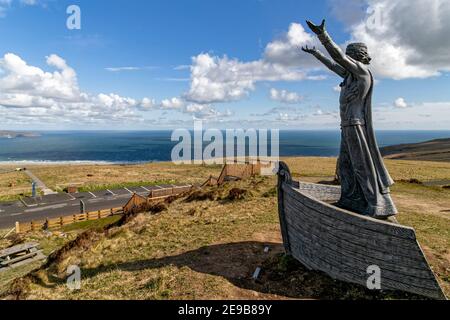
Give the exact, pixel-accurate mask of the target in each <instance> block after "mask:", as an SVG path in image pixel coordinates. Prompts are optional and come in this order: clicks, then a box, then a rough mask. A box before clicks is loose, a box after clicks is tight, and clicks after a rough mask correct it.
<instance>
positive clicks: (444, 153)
mask: <svg viewBox="0 0 450 320" xmlns="http://www.w3.org/2000/svg"><path fill="white" fill-rule="evenodd" d="M381 153H382V154H383V156H385V157H386V158H387V159H402V160H424V161H445V162H450V139H437V140H432V141H427V142H421V143H414V144H401V145H396V146H389V147H385V148H381Z"/></svg>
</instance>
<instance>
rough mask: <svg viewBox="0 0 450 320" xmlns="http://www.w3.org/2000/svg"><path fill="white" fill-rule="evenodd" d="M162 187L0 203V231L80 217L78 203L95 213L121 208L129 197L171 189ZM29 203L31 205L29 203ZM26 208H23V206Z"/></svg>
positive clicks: (64, 195) (52, 196) (50, 196)
mask: <svg viewBox="0 0 450 320" xmlns="http://www.w3.org/2000/svg"><path fill="white" fill-rule="evenodd" d="M171 187H172V185H165V186H144V187H134V188H128V189H126V188H124V189H117V190H104V191H95V192H83V193H76V194H73V195H70V196H69V195H67V194H57V195H48V196H43V197H41V198H38V199H36V200H35V199H32V198H28V199H26V200H25V201H23V202H21V201H16V202H9V203H0V229H7V228H12V227H14V225H15V223H16V221H18V222H30V221H40V220H45V219H46V218H49V219H52V218H57V217H61V216H68V215H72V214H78V213H80V200H83V202H84V203H85V205H86V211H87V212H89V211H97V210H104V209H110V208H118V207H123V206H124V205H125V204H126V203H127V202H128V200H129V199H130V197H131V196H132V194H133V193H137V194H139V195H143V196H147V195H148V194H149V191H150V190H158V189H163V188H171ZM31 200H33V201H31ZM26 204H27V205H26Z"/></svg>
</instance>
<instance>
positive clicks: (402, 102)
mask: <svg viewBox="0 0 450 320" xmlns="http://www.w3.org/2000/svg"><path fill="white" fill-rule="evenodd" d="M394 107H396V108H408V104H407V103H406V101H405V99H404V98H398V99H396V100H395V101H394Z"/></svg>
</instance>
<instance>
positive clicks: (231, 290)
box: [0, 158, 450, 299]
mask: <svg viewBox="0 0 450 320" xmlns="http://www.w3.org/2000/svg"><path fill="white" fill-rule="evenodd" d="M286 161H287V162H288V163H289V165H290V166H291V169H292V171H293V175H294V176H295V177H299V176H301V178H302V179H303V180H307V181H314V182H319V181H329V180H330V179H331V178H332V176H333V172H334V168H335V159H317V158H315V159H311V158H291V159H286ZM405 163H406V164H407V165H406V164H403V162H402V161H392V162H391V161H389V164H390V169H391V172H392V174H393V176H394V178H395V179H396V180H397V181H399V180H405V181H406V180H407V178H409V177H411V174H412V173H414V172H417V174H418V175H417V176H416V177H418V178H420V179H422V180H424V181H426V180H427V179H434V178H436V177H439V175H442V174H444V175H446V174H447V173H448V172H449V171H448V170H450V164H444V163H435V164H434V163H431V164H432V165H433V170H428V169H427V168H424V165H423V163H421V162H408V161H405ZM402 164H403V165H402ZM437 168H441V169H440V170H437ZM198 170H202V169H201V168H198ZM446 170H447V171H446ZM198 174H201V172H200V171H199V172H198ZM275 185H276V178H275V177H256V178H253V179H249V180H246V181H238V182H230V183H228V184H226V185H225V186H224V187H221V188H209V189H205V190H203V191H201V192H197V193H194V194H191V195H185V196H183V197H181V198H179V199H172V200H171V201H170V203H165V205H164V208H163V209H164V210H163V211H162V212H159V213H146V214H140V215H138V216H136V217H134V218H132V219H130V220H128V221H126V222H125V223H123V224H121V225H117V224H116V225H112V226H111V227H108V228H106V229H100V230H99V231H88V232H87V233H86V234H84V235H83V236H81V238H78V240H76V241H75V242H73V243H70V242H69V245H66V246H65V247H63V250H62V251H60V252H59V253H57V255H56V258H55V259H53V260H52V261H51V263H50V264H49V265H46V266H43V267H41V268H40V269H38V270H37V271H35V272H33V273H31V274H30V275H29V276H27V277H24V278H21V279H19V280H16V281H15V282H13V285H12V286H10V289H9V290H8V293H9V294H8V295H7V297H20V298H26V299H291V298H299V299H309V298H313V299H388V298H389V299H390V298H402V299H403V298H407V299H416V298H418V297H416V296H412V295H405V294H403V293H383V294H381V293H374V292H370V291H367V290H366V289H365V288H363V287H360V286H356V285H350V284H345V283H342V282H338V281H334V280H332V279H330V278H329V277H327V276H326V275H324V274H321V273H318V272H311V271H308V270H306V269H305V268H304V267H302V266H301V265H300V264H299V263H296V262H295V261H293V260H291V259H288V258H286V257H284V256H283V248H282V244H281V235H280V229H279V221H278V213H277V198H276V190H275ZM233 189H234V191H232V190H233ZM230 195H231V196H230ZM393 195H394V198H395V201H396V203H397V206H398V207H399V209H400V212H401V213H400V215H399V217H398V218H399V220H400V222H401V223H402V224H405V225H409V226H413V227H414V228H415V229H416V230H417V235H418V239H419V242H420V243H421V245H422V246H423V248H424V251H425V254H426V256H427V258H428V259H429V261H430V263H431V265H432V267H433V270H434V271H435V272H436V274H437V275H438V278H439V281H440V283H441V284H442V286H443V287H444V290H445V292H446V294H447V295H449V293H450V283H449V279H450V249H449V248H450V218H449V215H448V214H449V212H450V190H448V189H444V188H437V187H428V186H425V185H420V184H415V183H408V182H400V183H398V184H397V185H396V186H395V187H394V188H393ZM74 228H75V227H74ZM27 237H29V238H31V239H35V240H36V239H39V237H41V238H42V239H48V237H47V236H46V235H45V234H39V233H37V234H32V235H28V236H27ZM23 240H27V239H23ZM45 241H48V240H45ZM266 246H268V247H269V248H270V251H269V252H268V253H265V252H264V248H265V247H266ZM69 265H78V266H80V268H81V272H82V287H81V290H79V291H70V290H69V289H68V288H67V286H66V284H65V278H66V269H67V267H68V266H69ZM257 267H262V270H263V273H262V275H261V278H260V280H259V281H257V282H255V281H253V280H252V278H251V277H252V274H253V272H254V271H255V269H256V268H257ZM0 277H1V276H0Z"/></svg>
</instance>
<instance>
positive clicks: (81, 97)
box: [0, 53, 156, 123]
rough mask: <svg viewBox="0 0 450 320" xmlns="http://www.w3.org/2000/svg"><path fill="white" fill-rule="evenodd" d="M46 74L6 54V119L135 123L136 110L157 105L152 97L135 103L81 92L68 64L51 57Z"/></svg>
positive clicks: (1, 94)
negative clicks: (50, 69)
mask: <svg viewBox="0 0 450 320" xmlns="http://www.w3.org/2000/svg"><path fill="white" fill-rule="evenodd" d="M46 62H47V65H48V66H49V67H51V68H54V69H55V70H54V71H53V72H51V71H44V70H42V69H41V68H38V67H35V66H31V65H29V64H28V63H27V62H26V61H25V60H23V59H22V58H21V57H19V56H18V55H15V54H13V53H7V54H5V55H4V57H3V59H1V61H0V68H1V69H2V76H1V77H0V107H1V108H2V115H3V116H4V117H5V118H6V119H16V120H15V121H16V122H18V123H20V121H19V120H18V119H22V120H23V121H25V122H27V121H37V122H39V121H44V122H54V121H64V122H74V123H99V122H102V121H103V122H110V121H125V122H126V121H136V120H139V119H140V118H141V117H140V116H139V115H138V114H136V112H135V111H136V110H138V109H140V110H144V109H151V108H152V107H153V106H154V105H156V103H155V101H154V100H152V99H149V98H144V99H142V100H136V99H133V98H129V97H122V96H120V95H117V94H114V93H109V94H105V93H99V94H90V93H86V92H83V91H81V90H80V88H79V85H78V80H77V74H76V72H75V70H74V69H73V68H71V67H70V66H69V65H68V64H67V62H66V61H65V60H64V59H63V58H61V57H59V56H57V55H55V54H52V55H50V56H48V57H47V58H46Z"/></svg>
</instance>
